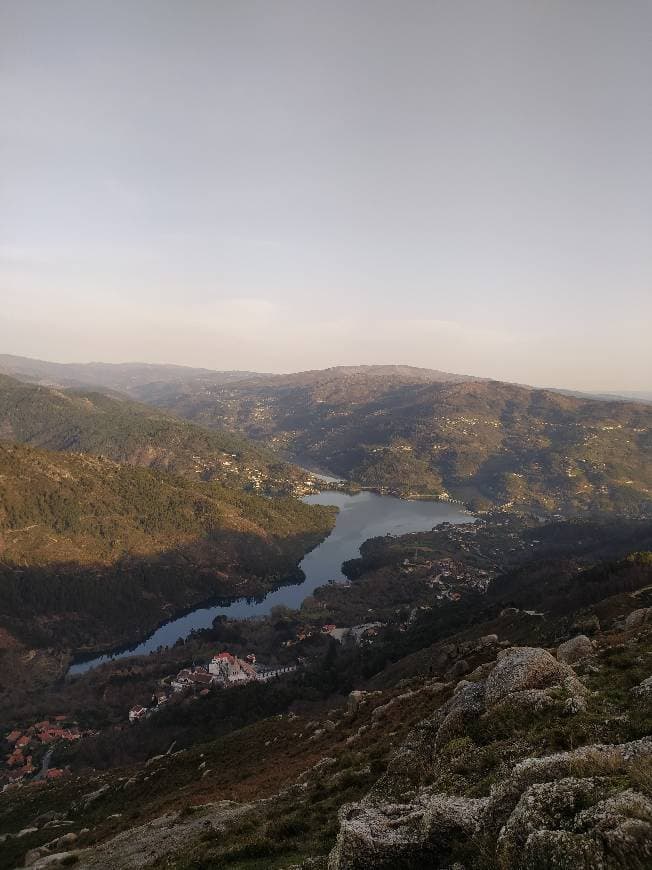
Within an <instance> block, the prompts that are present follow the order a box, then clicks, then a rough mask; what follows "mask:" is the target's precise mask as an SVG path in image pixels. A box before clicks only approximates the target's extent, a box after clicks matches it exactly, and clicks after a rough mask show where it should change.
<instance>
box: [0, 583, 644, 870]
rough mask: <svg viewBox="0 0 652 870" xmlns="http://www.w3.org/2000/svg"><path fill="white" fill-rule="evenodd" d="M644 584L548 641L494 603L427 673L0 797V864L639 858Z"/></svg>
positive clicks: (623, 863)
mask: <svg viewBox="0 0 652 870" xmlns="http://www.w3.org/2000/svg"><path fill="white" fill-rule="evenodd" d="M648 597H649V595H648V590H641V591H640V592H637V593H633V594H631V595H629V596H626V598H627V600H628V601H629V602H630V606H629V608H628V610H629V613H627V614H622V615H621V616H619V617H618V618H616V619H614V620H613V622H612V624H611V625H608V626H606V627H603V628H600V626H599V624H598V623H597V620H596V619H595V617H593V618H588V619H587V621H586V622H585V624H586V625H587V626H588V627H587V629H586V630H587V631H588V632H589V633H590V635H591V636H588V635H586V634H578V633H577V630H576V631H575V632H574V633H571V634H570V636H569V637H567V638H566V639H565V640H563V641H562V643H560V644H558V645H557V646H556V647H549V648H547V649H544V648H542V647H530V646H514V645H512V644H511V642H510V640H509V638H508V637H504V636H501V634H506V633H507V629H508V628H510V630H514V631H517V630H518V627H519V625H520V624H522V622H523V620H524V619H530V620H531V619H534V617H528V616H527V615H521V614H514V613H508V614H505V616H504V617H502V620H503V621H502V622H500V626H501V628H500V631H501V634H487V635H479V634H478V635H477V636H476V637H474V638H472V639H466V640H462V639H460V640H458V641H455V640H453V641H450V640H449V642H448V643H446V644H444V645H440V646H441V647H442V648H439V647H435V648H433V650H432V653H431V666H430V668H429V671H430V672H429V673H427V674H417V675H415V676H414V677H412V678H409V679H407V680H405V679H404V680H402V681H400V682H398V683H397V684H395V685H394V686H392V688H390V689H383V688H375V687H374V684H373V681H372V682H371V683H370V684H368V685H367V687H366V689H364V690H356V691H353V692H352V693H351V694H350V695H349V697H348V699H347V700H346V703H345V705H344V706H340V707H337V708H334V709H330V710H328V711H326V710H324V711H323V712H322V713H321V715H320V716H318V717H315V718H313V719H310V720H309V719H308V716H309V715H310V714H309V712H308V711H303V712H302V711H299V713H294V712H289V713H287V714H283V715H281V716H277V717H273V718H272V719H269V720H266V721H265V722H261V723H258V724H257V725H255V726H253V727H251V728H248V729H243V731H242V732H238V733H236V734H234V735H231V736H229V737H227V738H225V739H224V740H221V741H216V742H215V743H214V744H212V743H209V744H205V745H202V746H198V747H192V748H189V749H185V750H182V751H179V750H176V751H175V747H170V751H169V752H168V753H167V754H164V755H160V756H156V757H153V758H151V759H150V760H149V761H148V762H147V763H146V764H144V765H141V766H138V767H137V768H131V769H128V770H126V769H125V770H122V771H111V772H107V773H104V774H101V773H100V774H89V775H81V776H77V777H74V778H71V779H69V780H67V781H62V782H61V784H60V785H56V786H48V787H47V788H45V787H43V788H39V787H38V784H33V785H31V786H29V787H26V788H23V789H20V790H19V791H18V792H14V794H13V795H12V798H11V802H10V803H9V804H7V802H6V797H5V796H3V797H2V799H0V822H1V823H2V830H5V831H6V832H7V833H6V835H5V837H4V843H3V845H4V848H5V849H6V854H7V856H9V855H11V856H13V857H12V859H11V861H10V862H9V863H4V864H3V865H2V866H6V867H12V866H30V867H35V868H43V867H51V866H69V865H75V866H77V867H79V868H100V867H107V866H112V867H114V868H116V870H121V868H124V870H127V868H133V867H162V866H165V867H174V868H191V867H205V868H222V867H225V868H226V867H228V868H241V870H245V868H248V870H252V868H261V870H262V868H263V867H265V868H282V867H283V868H289V867H294V868H298V867H301V868H304V870H309V868H313V870H314V868H322V870H326V868H328V870H371V868H387V870H389V868H392V870H394V868H403V870H411V868H425V867H427V868H441V870H443V868H456V870H462V868H466V870H472V868H476V870H497V868H499V870H532V868H534V870H537V868H540V870H544V868H545V870H552V868H569V870H570V868H573V870H578V868H580V870H589V868H591V870H593V868H604V870H616V868H632V870H643V868H647V867H650V866H652V736H651V732H652V679H650V675H651V674H652V608H650V607H649V606H648V607H643V606H640V605H641V604H647V603H648ZM624 600H625V599H623V598H622V597H620V598H619V601H621V602H622V601H624ZM636 605H638V607H637V606H636ZM510 620H511V622H510ZM443 647H445V650H444V649H443ZM444 652H445V656H444ZM443 658H445V659H446V662H447V670H446V674H445V676H442V675H440V674H439V673H438V671H439V665H438V662H441V661H442V660H443ZM451 661H452V662H453V664H452V665H451V664H450V663H451ZM402 666H403V667H405V665H404V664H403V665H402ZM460 674H461V675H462V678H461V679H458V678H457V676H459V675H460ZM456 675H457V676H456ZM390 677H391V674H389V673H386V674H385V675H384V677H383V679H384V681H385V682H387V680H388V679H389V678H390ZM376 685H380V683H379V682H377V683H376ZM338 808H339V812H338ZM333 844H334V845H333ZM8 860H9V859H8Z"/></svg>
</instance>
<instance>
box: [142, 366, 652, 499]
mask: <svg viewBox="0 0 652 870" xmlns="http://www.w3.org/2000/svg"><path fill="white" fill-rule="evenodd" d="M143 398H144V399H146V398H147V396H143ZM150 398H151V397H150ZM151 400H152V401H153V402H154V403H155V404H156V405H157V406H159V407H165V408H167V409H169V410H171V411H173V412H174V413H176V414H178V415H179V416H182V417H185V418H187V419H190V420H193V421H195V422H198V423H201V424H202V425H204V426H217V427H225V428H228V429H230V430H232V431H238V432H242V433H244V434H246V435H247V436H248V437H250V438H252V439H254V440H256V441H258V442H260V443H263V444H265V445H267V446H269V447H271V448H273V449H275V450H277V451H279V453H281V454H282V455H286V456H295V457H301V458H302V459H303V460H304V461H306V462H312V463H314V464H316V465H317V466H320V467H322V468H325V469H330V470H331V471H332V472H333V473H334V474H337V475H340V476H343V477H346V478H349V479H350V480H353V481H355V482H357V483H359V484H361V485H363V486H367V487H371V488H374V489H378V490H381V491H389V492H394V493H397V494H401V495H435V496H442V497H452V498H456V499H461V500H463V501H465V502H467V503H469V504H471V505H472V506H473V507H476V508H488V507H492V506H503V507H505V508H508V509H511V508H517V509H525V508H526V509H530V510H537V511H542V512H557V511H562V512H564V513H575V512H578V511H585V510H592V511H608V512H622V511H625V512H630V513H634V514H635V513H639V512H646V511H649V510H650V507H651V499H652V427H651V424H652V408H651V407H650V406H649V405H645V404H636V403H633V402H622V401H599V400H592V399H581V398H577V397H572V396H567V395H562V394H560V393H558V392H554V391H550V390H538V389H531V388H528V387H522V386H518V385H515V384H507V383H502V382H498V381H481V380H473V379H455V378H454V377H453V376H448V375H444V374H441V373H428V372H427V371H426V372H424V371H423V370H420V369H417V370H412V369H409V368H407V367H370V368H369V369H364V368H354V369H346V368H344V369H327V370H325V371H323V372H306V373H302V374H297V375H288V376H274V377H271V378H264V377H259V378H257V379H250V380H244V381H239V382H237V383H233V384H229V385H222V386H219V385H216V386H211V387H207V386H200V387H192V388H189V387H185V388H179V387H176V386H170V387H169V388H168V389H167V391H166V393H165V394H164V395H162V394H161V393H158V394H157V395H156V396H155V397H154V398H151Z"/></svg>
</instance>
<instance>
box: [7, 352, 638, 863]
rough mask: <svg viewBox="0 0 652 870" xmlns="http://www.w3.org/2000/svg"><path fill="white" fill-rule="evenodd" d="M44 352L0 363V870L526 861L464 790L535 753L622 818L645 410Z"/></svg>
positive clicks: (505, 781)
mask: <svg viewBox="0 0 652 870" xmlns="http://www.w3.org/2000/svg"><path fill="white" fill-rule="evenodd" d="M5 363H6V358H5ZM14 365H15V361H14ZM43 366H47V364H39V365H38V366H36V367H35V368H33V369H29V367H27V369H26V367H25V366H24V365H23V371H22V376H23V377H28V376H29V377H30V378H31V380H30V381H29V382H28V381H20V380H16V378H15V377H13V375H15V374H17V373H19V372H16V371H13V372H12V373H11V374H10V375H7V376H0V434H1V436H2V441H1V442H0V482H1V486H2V488H1V490H0V492H1V499H0V532H1V546H2V563H1V565H0V664H1V668H0V692H1V694H0V702H1V707H0V723H1V724H2V728H3V735H4V737H5V741H4V744H3V746H2V752H3V754H2V758H3V759H4V760H3V762H2V765H0V782H1V783H2V789H3V790H2V792H1V793H0V837H4V840H3V847H4V849H3V854H2V858H0V866H1V867H7V868H8V870H9V868H14V867H15V866H18V865H20V864H24V865H25V866H34V867H36V868H37V870H38V868H39V867H41V866H42V867H46V866H49V865H50V864H54V865H56V862H63V863H64V864H65V863H74V864H75V865H77V866H79V867H80V868H83V867H100V866H103V865H104V864H105V863H106V860H107V855H108V854H111V855H112V863H114V864H115V866H117V867H124V868H125V870H127V868H130V867H133V866H134V862H136V861H137V862H139V863H142V864H143V866H159V865H160V863H161V862H165V864H166V866H170V867H177V868H179V870H181V868H190V867H193V866H206V867H207V868H212V867H215V868H218V867H219V868H222V867H225V868H227V867H228V868H235V870H262V868H263V867H264V868H268V867H278V868H279V870H280V868H289V867H294V866H301V867H305V868H308V867H311V868H322V870H325V868H326V866H327V865H328V866H329V868H336V870H359V868H366V867H368V866H370V865H369V861H370V860H371V859H370V858H369V855H370V854H373V855H374V856H375V857H374V862H375V863H374V866H376V865H377V866H380V867H387V868H388V870H389V868H394V867H395V866H402V864H401V863H400V862H403V863H404V864H405V866H406V867H407V866H410V867H411V866H415V867H420V866H423V862H424V861H430V860H433V861H435V862H440V863H441V862H442V861H444V862H445V861H449V863H450V861H451V860H457V861H461V862H466V864H465V866H467V865H468V866H469V867H470V868H472V870H494V868H495V867H500V868H501V870H503V868H505V867H507V866H509V867H510V870H511V866H514V867H518V868H519V870H526V867H527V868H529V864H528V865H519V864H518V862H516V863H514V860H515V859H514V854H515V853H514V847H513V845H511V841H509V842H507V841H506V840H505V839H504V838H502V839H501V838H500V837H498V834H497V829H496V827H495V824H496V823H495V821H494V817H495V813H498V812H503V813H504V812H506V813H507V816H506V817H505V818H507V819H508V820H509V824H510V825H512V826H513V827H515V826H516V825H517V822H518V814H517V807H514V806H512V807H511V808H509V807H508V808H506V809H505V808H504V807H503V808H502V809H501V808H497V807H496V805H495V800H494V798H493V797H492V795H493V794H494V792H493V791H492V788H493V787H494V786H495V787H496V788H498V789H499V790H500V789H506V790H507V791H510V790H512V791H513V790H514V789H515V790H516V792H518V790H519V789H521V790H522V793H523V794H526V793H527V789H528V788H529V785H527V784H526V785H523V782H522V781H521V780H518V782H516V781H515V780H513V777H514V775H515V774H514V773H513V772H512V773H510V771H513V770H516V769H520V767H519V765H525V766H526V767H527V766H528V765H532V764H535V765H536V764H538V765H540V766H541V769H542V770H545V771H549V770H551V769H552V768H550V765H552V764H553V761H551V759H553V758H555V757H557V756H556V755H555V753H557V754H558V753H560V752H561V753H562V754H564V753H565V755H564V758H567V763H568V765H570V767H569V769H571V768H572V769H573V770H577V771H579V772H580V775H579V777H578V781H579V782H580V783H581V785H580V786H578V788H580V789H582V794H585V795H586V796H587V797H586V800H587V801H588V803H587V806H589V807H595V808H597V809H596V810H595V812H602V810H601V809H600V807H601V806H602V804H601V803H600V801H602V800H603V799H604V794H605V793H607V792H608V794H609V795H611V796H612V797H613V799H614V800H619V801H622V800H625V798H623V797H622V795H629V794H630V793H635V794H636V798H635V800H636V801H637V803H636V808H634V809H632V808H631V807H630V808H629V809H623V810H622V812H621V815H622V819H621V821H619V822H614V824H615V825H620V824H622V825H624V826H625V828H627V826H628V825H630V822H631V819H634V818H636V819H639V821H640V818H639V817H640V816H641V814H642V815H643V818H644V819H645V818H646V816H645V814H646V813H647V803H646V801H647V802H649V801H650V800H652V793H651V792H650V790H649V785H648V783H649V779H646V777H647V776H648V774H647V770H648V766H649V758H650V757H652V749H650V747H649V733H650V728H649V722H650V721H651V719H650V716H651V715H652V714H651V713H650V711H649V709H648V708H649V703H650V701H649V698H650V695H649V693H648V690H647V688H646V687H647V682H646V680H648V677H649V674H650V671H649V657H650V655H651V654H652V653H651V652H650V643H652V641H651V639H650V637H651V635H650V632H651V631H652V617H651V616H650V614H652V598H651V597H650V594H651V593H650V589H652V574H651V573H650V572H651V571H652V557H651V556H650V553H651V552H652V520H651V518H650V502H649V499H648V494H649V484H650V480H649V472H650V463H649V457H650V427H649V407H648V406H643V405H634V404H629V403H627V402H614V403H610V402H602V401H596V400H583V399H577V398H574V397H569V396H562V395H561V394H557V393H554V392H549V391H548V392H544V391H533V390H529V389H527V388H522V387H515V386H514V385H510V384H499V383H496V382H491V381H482V380H474V379H469V378H456V377H455V376H453V375H447V374H445V373H441V372H428V371H427V370H414V369H410V368H409V367H376V368H374V367H371V368H365V367H356V368H354V369H341V370H340V369H338V370H329V371H326V372H310V373H302V374H299V375H292V376H287V377H285V376H275V377H270V376H266V375H255V376H253V375H251V374H250V373H234V375H233V377H232V378H229V377H227V376H226V373H210V372H206V371H202V372H197V373H195V372H193V373H192V375H191V374H190V373H189V372H185V371H184V372H182V373H177V372H176V371H175V372H172V373H170V377H169V380H168V381H167V382H166V381H164V380H158V381H156V382H154V381H149V380H148V377H150V376H151V375H152V374H154V375H155V376H156V377H157V378H158V377H164V376H165V372H164V371H161V370H160V369H158V368H157V370H156V372H152V371H151V370H150V369H149V368H148V367H143V368H138V367H135V368H134V367H131V368H129V369H128V371H124V370H121V371H120V372H115V371H114V370H113V368H112V367H110V366H109V367H101V368H100V372H101V376H102V383H99V384H86V383H80V381H79V378H84V377H86V376H87V374H88V372H89V369H86V368H84V367H82V368H81V370H76V371H75V372H74V373H73V372H71V371H69V370H65V371H63V370H61V369H59V370H57V372H56V373H57V375H58V377H59V380H60V381H61V383H56V382H55V383H52V381H53V380H54V379H53V378H51V377H50V376H48V372H47V369H45V368H43ZM95 371H97V370H96V369H93V370H92V372H95ZM73 374H74V377H73ZM181 375H183V377H181ZM121 378H122V380H120V379H121ZM35 379H38V380H40V381H44V380H45V381H47V382H48V385H46V384H45V383H38V384H37V383H34V380H35ZM75 379H77V380H75ZM118 387H121V390H118ZM107 391H108V392H107ZM143 400H146V401H147V400H149V401H152V402H154V403H155V406H152V405H148V404H146V403H145V404H143ZM187 418H190V419H187ZM231 433H235V434H231ZM292 457H296V458H297V460H298V461H299V463H300V465H293V464H292V462H291V461H290V459H291V458H292ZM309 468H314V469H321V470H322V471H321V472H317V471H310V470H307V469H309ZM329 472H332V474H330V473H329ZM320 474H324V475H325V477H320ZM407 496H411V498H408V497H407ZM433 496H435V498H434V499H433V498H432V497H433ZM456 500H459V501H460V502H461V503H460V504H456V503H455V502H456ZM465 506H466V507H465ZM468 508H472V510H471V511H469V510H468ZM143 638H146V639H145V640H143ZM139 641H140V642H139ZM567 648H568V649H569V650H575V649H576V648H577V649H578V650H581V652H580V653H573V655H577V656H578V657H577V658H572V657H571V658H566V656H567V653H566V649H567ZM111 649H113V650H116V651H118V652H117V653H115V654H106V653H105V651H106V650H111ZM569 655H570V654H569ZM224 662H226V663H227V664H228V665H229V667H228V668H226V665H224ZM73 663H74V664H73ZM71 664H72V667H71ZM225 668H226V670H225ZM512 668H513V669H515V672H518V673H523V674H525V675H526V676H525V677H524V680H525V681H524V682H523V683H522V684H518V685H516V684H515V685H514V686H512V687H511V688H510V689H509V691H507V694H506V695H505V696H504V697H503V699H502V700H500V702H498V701H496V700H495V699H494V695H495V690H494V688H492V686H494V684H495V683H496V681H497V680H498V676H497V675H498V674H500V673H502V671H503V670H505V669H506V672H507V673H509V674H511V673H512V671H511V670H510V669H512ZM500 679H501V680H503V679H504V678H503V677H501V678H500ZM505 679H506V678H505ZM509 679H511V677H510V678H509ZM501 685H502V683H501ZM492 693H493V694H492ZM479 723H480V724H479ZM604 743H608V744H609V746H611V747H612V748H611V749H610V750H609V751H610V752H611V753H612V755H614V754H615V755H614V757H616V756H617V758H618V759H620V760H619V761H617V762H616V761H614V762H613V765H614V766H613V771H615V772H614V773H613V776H612V775H611V773H608V777H611V778H610V779H609V781H608V784H607V785H605V788H607V792H604V790H601V789H602V786H601V787H600V788H598V789H597V790H596V789H595V788H594V786H593V785H592V783H593V782H594V780H595V777H596V776H598V777H600V776H602V775H603V774H602V773H601V771H603V770H604V769H605V765H606V764H607V762H606V761H605V760H604V758H603V757H602V755H601V754H600V753H601V752H602V751H603V750H602V749H596V747H599V746H602V744H604ZM433 747H434V749H433ZM623 747H624V748H623ZM630 747H636V748H635V749H632V748H630ZM582 753H585V754H584V755H583V754H582ZM619 753H620V755H619ZM631 753H638V754H639V755H640V758H641V761H640V764H638V763H637V764H636V765H634V766H631V765H630V764H629V762H628V761H627V758H629V757H630V755H631ZM413 757H414V758H415V759H418V761H417V762H416V768H415V767H412V766H411V765H412V762H411V760H410V759H412V758H413ZM636 757H638V755H637V756H636ZM554 763H557V762H554ZM564 763H566V762H564ZM610 763H611V762H610ZM619 765H620V766H619ZM515 766H516V767H515ZM527 769H529V767H528V768H527ZM609 770H612V768H609ZM545 776H547V777H548V779H546V780H545V782H546V783H548V785H547V786H546V787H547V788H550V789H552V790H553V792H554V794H558V793H559V794H560V795H562V791H559V789H563V786H562V785H560V781H559V777H558V776H557V775H556V774H555V775H553V774H552V773H549V772H546V773H545ZM545 776H544V779H545ZM510 777H511V778H510ZM433 789H434V794H435V798H432V794H433ZM500 793H501V794H502V791H501V792H500ZM510 793H511V791H510ZM520 793H521V792H519V794H520ZM573 793H574V792H573ZM442 795H443V796H444V797H442ZM563 795H565V792H564V793H563ZM563 795H562V797H561V798H560V799H562V800H566V799H567V798H566V797H565V796H563ZM125 797H128V799H129V801H130V806H131V807H132V809H129V810H127V811H125V810H124V809H123V808H122V802H123V801H124V798H125ZM390 798H391V800H392V801H394V803H393V804H392V806H399V807H400V809H399V810H398V811H397V810H395V809H391V807H389V805H388V802H387V801H388V799H390ZM627 799H629V798H627ZM433 800H434V803H433ZM397 802H398V803H397ZM627 806H628V807H629V804H628V805H627ZM442 807H443V809H440V808H442ZM501 807H502V805H501ZM422 811H423V813H425V814H426V815H425V816H423V814H422ZM394 813H397V815H396V816H395V818H396V822H394V821H392V819H393V818H394V815H393V814H394ZM431 813H432V816H431V815H430V814H431ZM438 813H443V816H442V815H438ZM469 813H471V814H472V817H473V818H474V819H476V821H474V822H473V824H474V825H476V828H474V830H477V831H478V832H479V836H480V838H481V840H477V839H475V840H473V839H472V840H471V841H469V837H468V828H467V821H466V820H467V817H468V814H469ZM473 814H475V815H473ZM637 814H638V815H637ZM415 817H418V818H422V817H423V818H426V817H427V818H428V819H432V821H428V822H427V824H426V822H423V823H422V826H421V827H420V828H419V830H418V831H417V832H415V831H414V830H413V829H412V827H411V822H410V821H409V819H412V818H415ZM442 818H445V819H446V820H447V821H446V822H445V824H444V822H442V821H441V819H442ZM619 818H620V817H619ZM388 820H389V821H388ZM394 824H396V830H398V831H400V837H399V838H398V839H395V838H394V837H393V835H391V834H389V833H388V831H391V830H393V829H394V828H393V826H394ZM442 824H443V825H444V827H443V828H441V827H440V826H441V825H442ZM546 824H548V825H553V822H552V821H550V820H548V821H547V822H546ZM591 824H593V823H591ZM641 824H643V825H645V824H647V822H644V821H643V822H641ZM168 830H169V833H163V832H164V831H168ZM590 830H591V831H592V830H593V828H591V829H590ZM614 830H618V831H620V830H621V829H620V828H618V827H616V828H615V829H614ZM646 830H647V829H644V828H642V829H641V834H640V837H641V839H640V841H638V840H637V841H636V842H634V841H633V842H632V843H631V844H630V847H629V848H630V849H631V850H633V854H636V855H638V854H640V855H643V856H645V855H646V854H647V853H646V852H645V849H647V845H646V844H647V842H648V839H647V833H646ZM442 832H443V833H442ZM552 836H553V834H552V833H551V837H552ZM555 836H556V835H555ZM587 836H589V840H587V841H585V840H582V843H583V845H582V846H581V848H582V849H584V850H587V849H592V850H594V851H591V852H590V854H591V855H592V856H595V855H597V856H598V858H599V859H600V860H602V859H601V858H600V857H599V856H600V854H602V853H599V851H595V850H596V849H598V846H596V845H595V842H594V839H591V838H592V837H593V834H590V835H588V834H587ZM618 836H620V834H619V835H618ZM589 841H590V842H589ZM587 843H588V845H587ZM532 848H534V847H532ZM547 848H549V846H546V849H547ZM600 848H602V847H600ZM605 848H607V847H605ZM614 848H615V847H612V846H609V847H608V849H607V853H605V854H608V855H609V856H611V855H612V854H617V853H616V852H614V851H613V849H614ZM370 850H371V851H370ZM510 850H511V851H510ZM637 850H638V851H637ZM641 850H642V851H641ZM532 854H534V853H532ZM433 856H434V857H433ZM487 856H488V857H487ZM598 858H596V859H595V860H598ZM529 860H530V859H529V858H528V861H529ZM591 860H593V858H592V859H591ZM609 860H611V857H609ZM614 860H616V859H614ZM641 860H642V859H641ZM360 861H362V863H360ZM505 861H508V862H511V864H510V863H508V864H507V865H506V864H505ZM365 862H366V863H365ZM397 862H399V863H398V864H397ZM496 862H498V863H496ZM501 862H502V863H501ZM435 866H439V864H437V863H436V864H435ZM606 866H609V867H611V865H609V864H607V865H606Z"/></svg>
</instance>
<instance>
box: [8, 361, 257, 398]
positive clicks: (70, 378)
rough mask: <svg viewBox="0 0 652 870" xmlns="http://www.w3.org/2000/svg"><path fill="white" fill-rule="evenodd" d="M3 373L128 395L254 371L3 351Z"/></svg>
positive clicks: (237, 377) (225, 380) (229, 378)
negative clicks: (51, 358)
mask: <svg viewBox="0 0 652 870" xmlns="http://www.w3.org/2000/svg"><path fill="white" fill-rule="evenodd" d="M0 372H2V373H3V374H6V375H12V376H14V377H16V378H19V379H20V380H22V381H32V382H34V383H38V384H43V385H45V386H56V387H94V388H102V389H105V390H115V391H117V392H119V393H126V394H135V392H136V391H137V390H138V389H139V388H142V387H143V386H145V385H148V384H156V383H159V382H161V383H166V384H173V383H179V384H183V383H211V384H214V383H229V382H231V381H237V380H240V379H242V378H246V377H250V376H252V375H253V374H255V373H254V372H237V371H227V372H218V371H213V370H212V369H201V368H192V367H191V366H176V365H167V364H166V365H157V364H153V363H139V362H134V363H102V362H90V363H55V362H48V361H46V360H40V359H31V358H30V357H24V356H14V355H12V354H0Z"/></svg>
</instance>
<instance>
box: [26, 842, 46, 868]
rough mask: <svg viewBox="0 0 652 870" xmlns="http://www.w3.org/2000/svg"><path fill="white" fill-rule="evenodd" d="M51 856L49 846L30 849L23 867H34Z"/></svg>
mask: <svg viewBox="0 0 652 870" xmlns="http://www.w3.org/2000/svg"><path fill="white" fill-rule="evenodd" d="M49 854H50V850H49V849H48V847H47V846H37V847H36V849H30V850H29V852H27V853H26V855H25V857H24V858H23V865H24V866H25V867H32V866H33V865H34V864H36V862H37V861H38V860H40V859H41V858H43V857H44V856H45V855H49Z"/></svg>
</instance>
